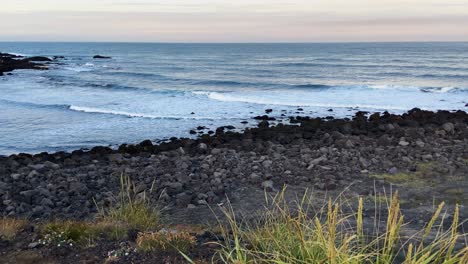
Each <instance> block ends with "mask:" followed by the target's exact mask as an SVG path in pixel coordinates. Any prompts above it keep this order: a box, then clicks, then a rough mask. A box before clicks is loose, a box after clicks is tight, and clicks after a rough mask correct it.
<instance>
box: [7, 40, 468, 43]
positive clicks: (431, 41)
mask: <svg viewBox="0 0 468 264" xmlns="http://www.w3.org/2000/svg"><path fill="white" fill-rule="evenodd" d="M0 43H103V44H106V43H119V44H347V43H348V44H353V43H354V44H357V43H468V40H403V41H394V40H388V41H271V42H268V41H265V42H262V41H252V42H249V41H239V42H216V41H215V42H208V41H203V42H190V41H187V42H183V41H174V42H171V41H66V40H65V41H62V40H51V41H48V40H0Z"/></svg>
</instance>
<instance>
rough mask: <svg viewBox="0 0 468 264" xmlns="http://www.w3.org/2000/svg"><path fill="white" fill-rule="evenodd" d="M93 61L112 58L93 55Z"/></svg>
mask: <svg viewBox="0 0 468 264" xmlns="http://www.w3.org/2000/svg"><path fill="white" fill-rule="evenodd" d="M93 59H112V57H109V56H102V55H95V56H94V57H93Z"/></svg>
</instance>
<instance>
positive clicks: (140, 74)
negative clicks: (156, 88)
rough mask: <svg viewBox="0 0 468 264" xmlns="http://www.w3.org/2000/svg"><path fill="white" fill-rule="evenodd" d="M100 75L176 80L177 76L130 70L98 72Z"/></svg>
mask: <svg viewBox="0 0 468 264" xmlns="http://www.w3.org/2000/svg"><path fill="white" fill-rule="evenodd" d="M99 74H100V75H110V76H126V77H142V78H152V79H155V78H156V79H158V80H174V81H178V80H179V78H172V77H170V76H167V75H162V74H157V73H150V72H131V71H108V72H104V73H99Z"/></svg>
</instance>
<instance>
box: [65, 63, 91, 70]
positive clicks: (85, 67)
mask: <svg viewBox="0 0 468 264" xmlns="http://www.w3.org/2000/svg"><path fill="white" fill-rule="evenodd" d="M64 69H65V70H68V71H74V72H89V71H92V70H93V69H94V64H92V63H89V62H88V63H85V64H81V65H71V66H67V67H64Z"/></svg>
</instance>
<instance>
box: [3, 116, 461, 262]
mask: <svg viewBox="0 0 468 264" xmlns="http://www.w3.org/2000/svg"><path fill="white" fill-rule="evenodd" d="M257 119H258V120H259V122H260V123H259V124H258V127H256V128H248V129H246V130H245V131H243V132H233V131H232V130H229V128H226V127H222V128H219V129H217V130H216V132H215V133H213V134H211V135H210V134H205V135H202V136H200V137H199V138H198V139H177V138H173V139H171V141H169V142H163V143H161V144H157V145H155V144H153V142H151V141H149V140H146V141H143V142H141V143H140V144H135V145H131V144H123V145H121V146H120V147H118V149H112V148H109V147H99V146H98V147H95V148H93V149H91V150H89V151H84V150H76V151H73V152H71V153H67V152H57V153H40V154H36V155H31V154H17V155H11V156H8V157H0V198H1V203H0V212H2V215H3V216H4V217H5V218H3V221H8V219H27V224H23V227H22V228H21V229H19V230H18V231H17V234H16V237H15V238H14V239H13V240H11V239H10V240H8V239H5V238H3V237H0V256H2V259H3V260H0V262H1V263H78V262H79V263H102V262H103V261H108V262H106V263H130V262H135V263H186V261H185V260H184V259H183V257H182V256H181V255H180V253H178V252H177V251H175V252H174V251H171V250H168V249H167V250H166V251H158V250H155V251H151V252H144V251H137V250H136V248H137V247H138V246H137V245H136V244H138V243H137V242H136V241H135V236H136V235H135V234H139V235H138V236H140V235H141V234H144V232H143V233H142V230H133V229H129V230H127V231H126V232H127V233H126V234H125V235H124V236H123V237H122V238H121V239H117V240H116V239H110V238H104V237H105V236H104V237H101V238H98V239H97V240H96V241H92V244H90V245H87V246H72V244H73V243H71V244H70V246H66V245H65V246H63V245H61V244H58V245H55V244H53V243H52V244H44V245H43V244H41V243H40V241H42V240H41V239H44V236H45V235H44V234H46V235H47V234H49V233H44V226H47V225H50V223H56V222H55V221H57V220H58V221H59V223H67V222H66V221H63V220H69V221H72V223H73V222H74V221H75V223H78V224H77V225H80V223H81V225H86V224H83V223H86V222H89V223H95V222H94V221H96V220H97V219H99V217H96V216H99V212H98V210H105V209H107V208H109V209H111V208H113V207H114V206H116V205H117V204H118V199H119V198H118V197H119V193H120V192H121V179H122V176H125V177H129V179H130V180H131V182H132V191H133V192H134V193H135V194H136V197H137V198H138V197H140V198H142V197H146V199H147V200H146V201H148V204H149V205H151V206H154V207H157V208H159V209H158V210H159V211H160V212H161V221H162V223H163V225H164V226H165V227H164V228H163V229H161V230H160V231H158V232H170V230H172V229H171V228H175V229H174V230H179V229H177V228H185V229H187V228H188V229H187V230H190V231H189V232H190V236H191V237H193V239H195V246H194V248H192V249H191V250H189V255H190V257H192V258H195V259H201V260H210V259H212V258H213V256H214V255H215V254H216V250H217V249H219V247H216V245H215V246H214V247H213V245H212V243H213V241H218V239H220V234H219V227H218V228H217V227H216V226H218V224H219V222H218V221H224V220H223V213H222V210H223V208H226V207H227V205H229V206H232V208H233V210H234V211H235V212H236V214H237V213H238V214H239V216H241V217H242V218H241V219H245V220H249V219H251V220H253V221H256V220H258V219H257V216H258V214H257V213H261V212H262V211H263V210H264V208H265V206H266V204H265V195H271V196H274V195H275V194H276V193H277V192H278V191H280V190H281V189H282V188H283V186H287V189H286V192H285V194H284V199H285V201H288V202H294V201H297V199H298V198H300V197H301V196H302V195H303V193H304V192H306V191H307V192H308V195H310V196H311V198H312V200H311V201H313V203H314V204H313V205H312V206H323V204H324V203H325V202H324V201H326V200H327V199H328V198H329V197H332V198H336V197H340V199H344V200H345V201H349V202H350V203H353V202H354V201H357V198H359V197H361V198H363V199H364V203H365V206H364V212H363V217H364V219H363V220H364V226H365V228H367V229H369V230H372V229H371V228H372V227H373V225H374V223H375V219H374V216H375V215H374V214H375V212H380V213H379V214H382V216H384V217H383V218H385V214H386V206H385V201H382V200H381V199H382V198H381V197H382V196H381V195H383V196H386V197H388V195H389V194H390V193H392V192H395V191H397V190H398V191H399V197H400V201H401V207H402V211H403V213H404V216H405V219H404V221H405V223H408V225H405V227H404V229H403V230H402V236H403V237H412V236H413V235H414V234H415V233H416V231H417V230H421V228H422V227H423V226H424V224H425V223H427V222H428V221H429V220H430V219H431V217H432V215H433V214H434V212H435V211H436V209H437V206H436V205H437V204H438V203H440V202H442V201H444V202H445V203H446V207H445V208H446V209H447V212H446V213H445V214H444V218H445V219H446V221H447V223H451V222H452V221H453V218H454V213H453V212H454V208H455V207H456V205H458V206H459V219H460V223H461V227H460V230H466V228H468V224H467V223H466V221H464V220H465V219H468V210H466V205H467V202H468V180H467V177H468V114H467V113H466V112H463V111H457V112H448V111H439V112H430V111H422V110H419V109H413V110H411V111H409V112H408V113H406V114H403V115H393V114H389V113H374V114H368V113H364V112H358V113H356V115H355V116H354V117H353V118H352V119H333V118H331V117H328V118H311V117H299V116H298V117H290V123H291V124H288V125H285V124H282V123H280V122H276V123H275V124H273V122H275V120H272V118H270V117H268V116H264V117H260V118H257ZM377 202H379V203H382V204H381V205H380V206H379V205H377ZM5 219H6V220H5ZM220 219H221V220H220ZM16 221H21V220H16ZM96 225H97V224H96ZM119 225H120V224H119ZM119 225H117V226H119ZM88 228H89V226H88ZM185 229H183V230H185ZM167 230H169V231H167ZM198 230H199V231H198ZM216 230H218V231H216ZM140 231H141V232H140ZM83 232H84V231H83ZM177 232H182V231H180V230H179V231H177ZM463 232H464V231H463ZM60 243H61V242H60ZM210 243H211V244H210ZM460 247H463V241H460V243H458V244H457V249H458V248H460ZM114 256H118V257H114ZM2 261H3V262H2ZM203 263H204V262H203ZM207 263H208V262H207ZM213 263H216V261H214V262H213Z"/></svg>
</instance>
